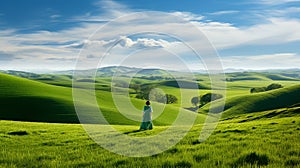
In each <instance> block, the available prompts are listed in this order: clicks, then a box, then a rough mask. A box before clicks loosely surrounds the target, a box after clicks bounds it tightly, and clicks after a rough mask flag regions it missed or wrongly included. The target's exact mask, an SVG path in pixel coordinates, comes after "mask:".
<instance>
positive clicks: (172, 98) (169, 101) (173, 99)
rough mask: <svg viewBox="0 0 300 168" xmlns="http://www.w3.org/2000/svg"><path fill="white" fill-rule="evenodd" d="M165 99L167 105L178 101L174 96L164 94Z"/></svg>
mask: <svg viewBox="0 0 300 168" xmlns="http://www.w3.org/2000/svg"><path fill="white" fill-rule="evenodd" d="M166 97H167V104H173V103H177V101H178V99H177V97H176V96H174V95H171V94H166Z"/></svg>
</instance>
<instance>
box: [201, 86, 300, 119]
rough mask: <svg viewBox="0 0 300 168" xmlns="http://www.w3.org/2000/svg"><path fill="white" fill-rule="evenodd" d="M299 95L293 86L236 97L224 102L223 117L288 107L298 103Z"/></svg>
mask: <svg viewBox="0 0 300 168" xmlns="http://www.w3.org/2000/svg"><path fill="white" fill-rule="evenodd" d="M299 95H300V85H294V86H291V87H286V88H281V89H276V90H272V91H267V92H262V93H257V94H249V95H244V96H236V97H233V98H231V99H227V100H226V105H225V111H224V114H223V117H225V118H226V117H232V116H235V115H238V114H245V113H251V112H258V111H265V110H272V109H278V108H284V107H290V106H293V105H295V104H299V103H300V96H299ZM218 106H219V104H218V102H216V103H214V104H213V107H212V109H214V108H216V107H218ZM209 107H210V104H207V105H206V106H205V107H203V108H202V109H200V111H208V110H209Z"/></svg>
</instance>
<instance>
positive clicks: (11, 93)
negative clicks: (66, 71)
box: [0, 74, 205, 125]
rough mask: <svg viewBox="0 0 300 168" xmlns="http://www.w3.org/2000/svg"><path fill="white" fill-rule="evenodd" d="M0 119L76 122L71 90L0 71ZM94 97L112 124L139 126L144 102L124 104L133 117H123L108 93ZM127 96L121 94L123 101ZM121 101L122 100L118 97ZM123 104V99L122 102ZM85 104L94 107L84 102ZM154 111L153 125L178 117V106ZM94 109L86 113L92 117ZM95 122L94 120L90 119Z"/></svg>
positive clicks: (168, 106) (158, 105)
mask: <svg viewBox="0 0 300 168" xmlns="http://www.w3.org/2000/svg"><path fill="white" fill-rule="evenodd" d="M0 79H1V81H0V91H1V92H0V106H1V112H0V119H8V120H19V121H40V122H63V123H78V118H77V115H76V112H75V110H74V105H73V97H72V90H71V88H68V87H61V86H54V85H49V84H44V83H41V82H36V81H32V80H28V79H24V78H19V77H14V76H10V75H5V74H0ZM82 93H83V94H82V95H83V96H88V94H89V93H88V92H86V91H84V90H82ZM96 98H97V102H98V104H99V107H100V109H101V111H102V113H103V115H104V116H105V117H106V119H107V120H108V122H109V123H111V124H117V125H118V124H121V125H139V122H140V118H141V109H142V107H143V105H144V103H145V102H144V101H143V100H139V99H131V100H129V101H130V102H132V104H134V106H135V107H136V108H133V109H129V108H128V107H127V106H122V107H125V108H123V109H122V110H123V111H125V113H127V114H128V115H131V116H132V117H133V118H135V119H136V120H135V121H133V120H131V119H128V118H126V117H125V116H123V115H122V114H121V113H120V112H119V109H118V108H117V107H116V105H115V103H114V101H113V99H112V94H111V92H107V91H101V90H97V91H96ZM125 99H126V97H124V100H125ZM120 102H121V103H122V102H123V100H122V99H121V101H120ZM125 103H126V102H125ZM86 106H87V107H90V106H96V105H95V104H89V102H87V103H86ZM153 108H154V110H156V109H159V111H161V112H160V113H159V114H160V115H158V113H157V114H154V117H155V120H154V123H155V124H156V125H169V124H171V123H172V122H173V121H174V120H175V119H176V117H177V113H178V112H179V110H180V108H179V107H176V106H171V105H167V106H165V107H164V106H163V105H162V104H158V103H154V104H153ZM182 111H183V112H184V113H185V114H186V116H191V115H197V114H193V113H191V112H190V111H188V110H184V109H183V110H182ZM95 113H96V112H92V113H87V114H86V115H87V116H89V117H90V118H93V116H94V114H95ZM197 118H198V119H197V122H198V123H201V122H202V121H203V120H204V119H205V116H204V115H197ZM92 122H96V121H92Z"/></svg>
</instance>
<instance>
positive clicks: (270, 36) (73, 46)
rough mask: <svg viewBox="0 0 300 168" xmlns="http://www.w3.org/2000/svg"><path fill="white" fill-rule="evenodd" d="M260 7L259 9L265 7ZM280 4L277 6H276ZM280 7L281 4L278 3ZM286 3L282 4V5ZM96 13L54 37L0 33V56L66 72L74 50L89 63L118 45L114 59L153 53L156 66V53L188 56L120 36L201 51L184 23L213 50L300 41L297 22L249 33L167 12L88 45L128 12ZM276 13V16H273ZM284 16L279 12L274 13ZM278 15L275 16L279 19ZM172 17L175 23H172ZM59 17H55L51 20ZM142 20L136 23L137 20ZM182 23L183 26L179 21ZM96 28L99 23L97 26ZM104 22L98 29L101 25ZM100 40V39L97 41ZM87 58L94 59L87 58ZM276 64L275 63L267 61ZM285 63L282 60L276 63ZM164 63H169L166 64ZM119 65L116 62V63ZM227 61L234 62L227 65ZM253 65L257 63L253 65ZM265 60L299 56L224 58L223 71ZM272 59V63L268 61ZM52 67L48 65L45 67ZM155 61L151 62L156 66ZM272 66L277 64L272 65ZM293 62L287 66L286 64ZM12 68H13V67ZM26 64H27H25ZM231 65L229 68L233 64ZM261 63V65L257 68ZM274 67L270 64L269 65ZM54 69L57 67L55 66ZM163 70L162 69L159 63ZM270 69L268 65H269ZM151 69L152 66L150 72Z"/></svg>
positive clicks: (115, 6) (107, 5)
mask: <svg viewBox="0 0 300 168" xmlns="http://www.w3.org/2000/svg"><path fill="white" fill-rule="evenodd" d="M267 2H268V1H265V2H264V3H267ZM278 2H279V1H277V3H278ZM280 2H283V1H280ZM284 2H287V1H284ZM96 5H97V6H99V8H100V9H101V10H104V11H105V12H104V13H103V14H101V15H91V14H90V13H87V14H86V15H84V16H79V17H76V18H73V19H74V20H77V21H80V22H81V24H80V26H78V27H73V28H69V29H65V30H61V31H57V32H51V31H37V32H34V33H29V34H19V33H17V32H16V30H4V31H1V32H0V36H1V39H0V46H1V51H0V52H3V53H6V54H9V55H13V56H15V57H17V58H23V59H26V60H27V61H28V62H27V63H26V66H28V65H31V66H34V65H37V66H40V67H42V66H52V67H60V68H61V67H62V65H63V62H64V61H65V62H67V63H68V65H66V64H65V66H64V68H69V69H71V67H72V66H74V62H73V61H72V60H75V59H76V56H77V55H78V53H79V49H80V48H82V47H83V46H84V45H92V46H95V49H94V50H91V51H90V53H88V54H87V55H88V56H90V58H94V59H97V58H99V55H101V54H102V53H97V46H101V47H108V46H111V45H112V44H115V43H116V42H119V44H118V48H117V49H120V52H117V54H119V56H122V54H123V53H122V51H124V50H125V49H128V48H130V49H143V48H149V49H154V50H153V54H154V53H155V58H156V60H160V61H167V60H168V59H169V58H170V57H166V59H165V58H164V55H163V54H162V53H163V52H159V50H158V49H169V50H172V51H174V52H175V51H176V52H177V53H180V54H183V55H187V53H188V52H189V51H188V49H187V48H185V47H181V46H180V44H179V43H178V41H175V42H170V41H168V40H165V39H158V38H151V37H149V38H148V37H141V38H135V39H133V38H130V37H128V35H127V34H124V33H123V30H130V32H131V33H132V34H134V33H140V32H139V30H141V29H143V30H145V31H147V30H154V29H155V27H157V32H162V33H166V34H168V33H170V32H174V33H175V34H178V35H181V34H182V35H184V36H185V37H183V38H182V39H183V40H185V42H188V43H191V44H194V45H195V46H196V45H197V46H199V47H202V48H205V47H206V45H205V43H203V42H202V41H201V40H203V39H199V38H198V36H195V34H196V32H195V30H196V29H195V27H192V26H191V24H189V23H188V21H190V22H191V23H193V25H195V26H196V28H197V29H199V30H200V31H202V32H203V33H204V34H205V35H206V36H207V38H208V39H209V40H210V41H211V42H212V44H213V45H214V46H215V47H216V48H217V49H219V50H220V49H226V48H227V49H228V48H236V47H239V46H242V45H272V44H284V43H288V42H295V41H300V32H299V30H300V21H299V20H297V19H289V18H282V17H279V18H278V17H277V18H275V17H274V18H269V19H268V22H266V23H261V24H257V25H252V26H249V27H237V26H235V25H233V24H230V23H221V22H214V21H205V20H204V18H205V17H204V16H201V15H196V14H193V13H190V12H171V13H168V14H170V16H166V15H161V14H160V13H157V14H154V15H153V16H154V17H153V18H150V19H149V20H143V19H141V18H142V17H143V16H142V14H140V15H131V16H129V17H126V18H124V19H123V22H122V23H119V24H118V23H114V22H112V23H108V24H110V26H109V27H108V28H107V29H105V28H103V30H102V34H100V35H98V34H95V36H93V38H92V39H89V37H90V35H92V34H93V33H94V32H95V31H96V30H97V29H98V28H99V27H101V26H103V25H104V24H105V23H106V22H107V21H108V20H110V19H113V18H116V17H119V16H122V15H124V14H128V13H130V12H132V11H131V10H130V9H128V8H127V7H126V6H125V5H121V4H119V3H116V2H114V1H101V2H99V3H97V4H96ZM297 11H300V10H299V8H288V9H286V11H285V12H289V13H291V12H294V13H296V12H297ZM237 12H238V11H219V12H215V13H211V14H214V15H222V14H230V13H237ZM274 12H275V11H274ZM277 12H278V13H280V12H281V13H283V12H284V11H277ZM279 15H280V14H278V16H279ZM174 16H176V17H177V18H174ZM53 17H54V18H55V17H58V16H53ZM139 17H141V18H139ZM178 18H182V19H183V20H184V21H182V22H181V21H180V19H178ZM87 21H97V22H98V23H89V22H87ZM99 22H101V23H99ZM102 22H103V23H102ZM98 36H99V37H98ZM153 54H152V56H151V54H150V53H147V54H145V57H146V56H147V57H151V58H154V56H153ZM91 55H92V56H93V57H91ZM271 57H272V58H275V57H276V59H271ZM287 57H288V58H290V59H281V58H287ZM167 58H168V59H167ZM120 59H121V57H120ZM230 59H232V60H233V61H230ZM240 59H241V60H244V61H246V62H247V61H248V62H249V64H246V63H242V62H241V61H240ZM255 59H256V60H255ZM267 59H269V62H268V66H274V65H276V66H278V67H279V66H280V64H279V63H282V64H281V65H282V66H288V65H289V64H290V65H291V66H294V65H295V63H299V56H298V55H296V54H294V55H293V54H292V55H291V54H290V55H288V54H287V53H284V54H277V55H276V54H274V55H258V56H245V57H243V56H239V57H228V58H225V59H224V61H225V63H226V64H225V65H227V66H229V65H230V66H235V65H244V66H246V67H251V66H252V67H256V68H258V65H260V66H262V67H266V66H267V65H266V63H265V62H266V61H265V60H267ZM270 59H271V61H270ZM45 60H47V61H50V62H51V64H48V62H47V61H45ZM156 60H154V61H156ZM276 60H280V61H278V62H276ZM291 60H292V61H291ZM10 61H12V63H10V64H9V65H10V66H20V67H22V66H25V64H24V63H25V62H26V61H25V62H23V64H22V62H21V61H20V60H15V61H14V60H10ZM14 62H15V63H14ZM29 62H31V63H29ZM233 62H234V64H232V63H233ZM259 62H261V63H259ZM272 63H274V64H272ZM56 64H57V65H56ZM162 64H163V63H162ZM271 64H272V65H271ZM153 65H154V64H152V66H153ZM168 66H170V67H171V66H174V67H177V64H176V63H175V62H173V63H172V62H170V61H169V62H168Z"/></svg>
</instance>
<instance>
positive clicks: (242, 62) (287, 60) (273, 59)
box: [222, 53, 300, 69]
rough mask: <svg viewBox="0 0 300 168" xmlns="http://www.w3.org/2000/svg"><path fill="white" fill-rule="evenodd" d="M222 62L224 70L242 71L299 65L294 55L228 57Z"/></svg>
mask: <svg viewBox="0 0 300 168" xmlns="http://www.w3.org/2000/svg"><path fill="white" fill-rule="evenodd" d="M222 61H223V64H224V67H226V68H244V69H253V68H254V69H277V68H298V67H299V64H300V59H299V55H297V54H296V53H275V54H264V55H250V56H230V57H226V58H222Z"/></svg>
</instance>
